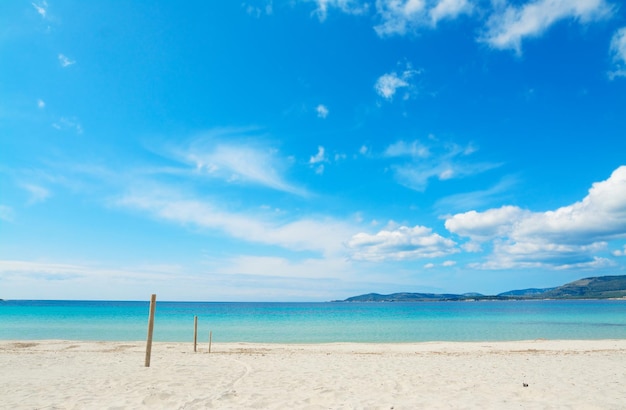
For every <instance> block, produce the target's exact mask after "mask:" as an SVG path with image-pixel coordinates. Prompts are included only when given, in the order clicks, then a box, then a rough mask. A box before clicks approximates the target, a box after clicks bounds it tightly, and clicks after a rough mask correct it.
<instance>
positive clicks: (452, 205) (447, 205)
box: [434, 176, 517, 213]
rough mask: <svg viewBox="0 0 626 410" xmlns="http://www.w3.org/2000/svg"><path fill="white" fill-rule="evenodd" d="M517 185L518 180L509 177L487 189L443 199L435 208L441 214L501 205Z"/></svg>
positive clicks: (436, 203) (438, 201)
mask: <svg viewBox="0 0 626 410" xmlns="http://www.w3.org/2000/svg"><path fill="white" fill-rule="evenodd" d="M516 184H517V178H516V177H513V176H508V177H505V178H503V179H502V180H501V181H500V182H498V183H497V184H495V185H494V186H492V187H490V188H487V189H483V190H479V191H473V192H465V193H461V194H455V195H449V196H447V197H444V198H441V199H439V200H437V202H435V205H434V207H435V209H437V210H438V212H440V213H441V212H446V213H449V212H454V211H456V212H458V211H462V210H466V209H477V208H483V207H484V206H486V205H488V204H490V203H493V202H495V201H500V203H502V199H503V197H505V196H506V195H507V192H509V190H510V189H511V188H512V187H513V186H514V185H516Z"/></svg>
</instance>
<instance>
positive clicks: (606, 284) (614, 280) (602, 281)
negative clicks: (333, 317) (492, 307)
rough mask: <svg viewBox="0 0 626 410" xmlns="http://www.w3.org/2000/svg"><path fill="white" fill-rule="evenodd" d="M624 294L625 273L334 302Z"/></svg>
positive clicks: (574, 297)
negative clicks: (550, 284) (487, 290)
mask: <svg viewBox="0 0 626 410" xmlns="http://www.w3.org/2000/svg"><path fill="white" fill-rule="evenodd" d="M609 298H626V275H621V276H599V277H593V278H585V279H579V280H577V281H574V282H571V283H567V284H565V285H563V286H558V287H556V288H545V289H538V288H530V289H520V290H510V291H508V292H503V293H500V294H498V295H491V296H490V295H482V294H480V293H464V294H460V295H458V294H453V293H443V294H438V293H409V292H401V293H392V294H390V295H381V294H378V293H368V294H366V295H360V296H353V297H350V298H348V299H345V300H337V301H335V302H437V301H455V300H456V301H470V300H526V299H609Z"/></svg>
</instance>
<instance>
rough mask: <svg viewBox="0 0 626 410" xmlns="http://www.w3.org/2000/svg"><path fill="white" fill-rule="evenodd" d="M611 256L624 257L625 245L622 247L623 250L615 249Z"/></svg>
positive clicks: (625, 253) (625, 254) (625, 252)
mask: <svg viewBox="0 0 626 410" xmlns="http://www.w3.org/2000/svg"><path fill="white" fill-rule="evenodd" d="M612 254H613V256H626V245H624V249H622V250H619V249H616V250H614V251H613V252H612Z"/></svg>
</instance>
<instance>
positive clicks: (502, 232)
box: [445, 206, 530, 241]
mask: <svg viewBox="0 0 626 410" xmlns="http://www.w3.org/2000/svg"><path fill="white" fill-rule="evenodd" d="M529 214H530V212H529V211H525V210H523V209H521V208H518V207H516V206H503V207H501V208H495V209H489V210H487V211H485V212H476V211H469V212H465V213H462V214H456V215H454V216H452V217H451V218H449V219H447V220H446V222H445V226H446V229H447V230H449V231H450V232H453V233H456V234H457V235H460V236H467V237H469V238H471V239H472V240H474V241H486V240H491V239H495V238H501V237H506V236H508V235H510V234H511V232H512V231H513V228H514V223H513V222H514V221H518V220H521V219H523V218H524V217H526V216H527V215H529Z"/></svg>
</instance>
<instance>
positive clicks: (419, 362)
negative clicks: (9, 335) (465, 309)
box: [0, 340, 626, 409]
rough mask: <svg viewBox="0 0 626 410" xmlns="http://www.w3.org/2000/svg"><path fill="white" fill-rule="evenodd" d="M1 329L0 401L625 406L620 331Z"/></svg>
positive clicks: (625, 352) (38, 405)
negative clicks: (479, 338)
mask: <svg viewBox="0 0 626 410" xmlns="http://www.w3.org/2000/svg"><path fill="white" fill-rule="evenodd" d="M144 359H145V342H130V343H128V342H75V341H0V408H6V409H127V408H133V409H136V408H146V409H148V408H149V409H205V408H224V409H246V408H259V409H436V408H447V409H467V408H481V409H484V408H493V409H509V408H515V409H533V408H542V409H544V408H559V409H562V408H564V409H567V408H570V409H592V408H597V409H625V408H626V340H595V341H546V340H536V341H524V342H497V343H494V342H478V343H448V342H436V343H401V344H361V343H337V344H334V343H333V344H311V345H285V344H249V343H228V344H220V343H214V344H213V345H212V351H211V353H208V346H206V345H198V352H196V353H194V351H193V344H192V343H154V345H153V347H152V357H151V366H150V367H149V368H146V367H144Z"/></svg>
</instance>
